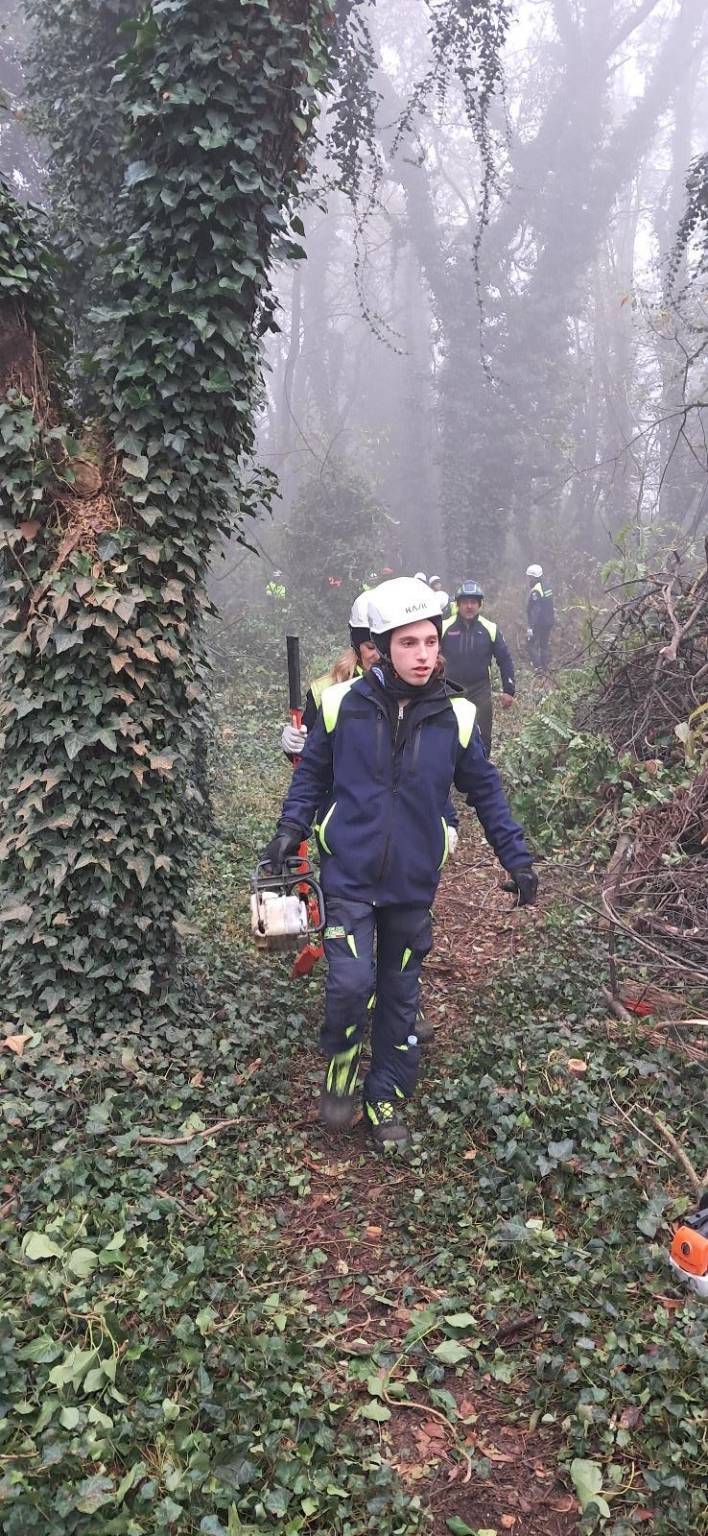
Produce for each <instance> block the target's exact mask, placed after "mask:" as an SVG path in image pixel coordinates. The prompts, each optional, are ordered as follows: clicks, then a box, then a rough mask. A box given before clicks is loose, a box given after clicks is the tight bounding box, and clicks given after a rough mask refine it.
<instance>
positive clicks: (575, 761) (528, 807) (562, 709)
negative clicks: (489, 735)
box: [502, 671, 698, 859]
mask: <svg viewBox="0 0 708 1536" xmlns="http://www.w3.org/2000/svg"><path fill="white" fill-rule="evenodd" d="M594 685H595V678H594V677H593V674H592V673H590V672H589V671H588V672H584V671H578V672H567V673H565V674H564V675H563V678H562V680H561V682H560V683H559V685H558V686H557V687H556V688H554V689H553V690H552V692H550V693H548V694H546V695H545V696H544V697H543V698H542V699H541V701H540V703H539V705H538V707H537V708H536V709H534V712H533V714H532V715H531V717H530V719H529V721H528V722H527V723H526V724H525V725H524V726H523V728H522V729H521V730H520V731H519V733H518V735H515V736H511V737H510V738H507V740H506V741H505V744H504V748H503V751H502V760H503V766H504V772H505V776H506V777H507V779H508V786H509V798H510V801H511V804H512V807H513V810H514V814H515V815H516V816H518V818H519V821H520V822H521V823H522V825H523V826H524V827H525V829H526V831H527V832H528V833H529V836H530V837H531V839H532V841H533V843H534V845H535V847H536V848H537V849H538V851H539V852H541V853H544V854H549V853H552V852H554V851H557V850H561V849H564V848H567V847H568V845H569V844H572V845H573V847H574V848H575V849H576V850H577V851H579V852H581V853H582V854H583V855H584V856H587V857H590V856H592V857H596V858H600V859H603V858H607V857H609V855H610V853H611V852H612V849H613V847H614V845H615V842H616V840H617V836H618V834H619V832H620V831H621V828H622V823H623V822H624V821H626V820H627V819H628V818H629V817H630V816H633V815H634V814H636V812H637V811H638V810H640V809H642V808H643V807H650V806H654V805H662V804H665V803H666V802H667V801H669V800H670V799H671V796H672V794H673V793H674V792H675V790H676V789H678V788H681V787H682V786H683V785H684V784H685V783H686V782H687V775H686V770H685V767H684V765H682V764H676V765H674V766H670V767H665V766H664V765H662V764H660V763H658V762H657V761H656V760H652V761H651V762H650V763H649V764H648V765H647V764H645V763H640V762H638V761H637V760H636V758H634V757H632V756H631V755H630V754H625V755H623V756H622V757H619V758H618V757H617V754H616V752H615V750H614V748H613V747H612V745H611V743H610V742H609V741H608V740H607V738H606V737H605V736H603V735H602V734H601V733H600V732H598V731H595V730H588V729H578V728H576V725H575V721H576V720H577V718H578V715H579V714H580V715H587V713H588V701H589V699H590V697H591V693H592V689H593V686H594ZM696 724H698V722H696Z"/></svg>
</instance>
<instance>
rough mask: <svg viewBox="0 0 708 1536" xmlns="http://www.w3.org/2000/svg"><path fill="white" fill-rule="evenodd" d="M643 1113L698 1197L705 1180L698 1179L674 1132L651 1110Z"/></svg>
mask: <svg viewBox="0 0 708 1536" xmlns="http://www.w3.org/2000/svg"><path fill="white" fill-rule="evenodd" d="M645 1113H646V1114H647V1115H648V1116H649V1119H650V1120H651V1121H653V1123H654V1125H655V1126H656V1128H657V1131H659V1133H660V1134H661V1135H662V1136H663V1138H664V1141H665V1142H666V1143H667V1145H668V1146H670V1148H671V1150H672V1152H673V1154H674V1157H675V1158H676V1159H677V1161H678V1162H679V1163H680V1164H681V1166H682V1168H684V1169H685V1170H686V1173H687V1174H688V1177H689V1179H690V1180H691V1183H692V1185H693V1188H694V1189H695V1191H696V1194H697V1195H699V1194H700V1193H701V1191H702V1189H703V1187H704V1184H705V1183H706V1180H705V1179H703V1180H701V1179H699V1177H698V1174H697V1173H696V1170H695V1168H694V1166H693V1163H692V1162H691V1159H690V1157H689V1156H688V1154H687V1153H686V1152H684V1150H683V1147H682V1146H681V1145H680V1143H679V1142H678V1141H677V1139H676V1136H675V1135H674V1132H673V1131H672V1130H671V1128H670V1126H668V1125H666V1124H665V1122H664V1121H663V1120H662V1119H661V1118H660V1117H659V1115H657V1114H655V1113H654V1110H653V1109H647V1110H645Z"/></svg>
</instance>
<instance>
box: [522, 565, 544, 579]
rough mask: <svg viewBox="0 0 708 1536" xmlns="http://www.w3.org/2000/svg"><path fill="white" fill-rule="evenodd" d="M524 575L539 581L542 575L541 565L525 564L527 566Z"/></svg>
mask: <svg viewBox="0 0 708 1536" xmlns="http://www.w3.org/2000/svg"><path fill="white" fill-rule="evenodd" d="M526 575H527V576H531V577H533V580H534V581H540V580H541V577H542V575H543V566H542V565H529V566H527V568H526Z"/></svg>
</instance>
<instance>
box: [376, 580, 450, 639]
mask: <svg viewBox="0 0 708 1536" xmlns="http://www.w3.org/2000/svg"><path fill="white" fill-rule="evenodd" d="M368 596H369V629H370V630H371V638H372V640H373V641H374V642H375V644H376V645H377V646H378V649H379V650H380V651H381V650H383V652H384V654H387V653H388V648H389V642H388V637H389V635H390V633H391V630H394V629H402V628H403V627H404V626H405V625H406V624H417V623H418V621H419V619H430V621H431V623H432V624H434V625H435V628H436V629H437V632H438V634H440V633H441V630H442V614H441V612H440V597H439V595H438V593H437V592H433V591H432V590H431V588H430V587H429V586H428V585H427V583H426V584H425V585H423V582H422V581H419V580H418V578H417V576H412V577H411V576H398V577H396V578H395V579H394V580H393V581H386V582H384V583H383V585H382V586H380V587H375V588H374V590H373V592H369V594H368Z"/></svg>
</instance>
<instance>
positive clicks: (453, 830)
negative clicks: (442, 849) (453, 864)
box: [447, 826, 460, 859]
mask: <svg viewBox="0 0 708 1536" xmlns="http://www.w3.org/2000/svg"><path fill="white" fill-rule="evenodd" d="M459 841H460V839H459V835H458V831H457V827H450V826H448V829H447V851H448V853H449V855H450V858H451V859H454V857H455V854H456V853H457V844H458V843H459Z"/></svg>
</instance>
